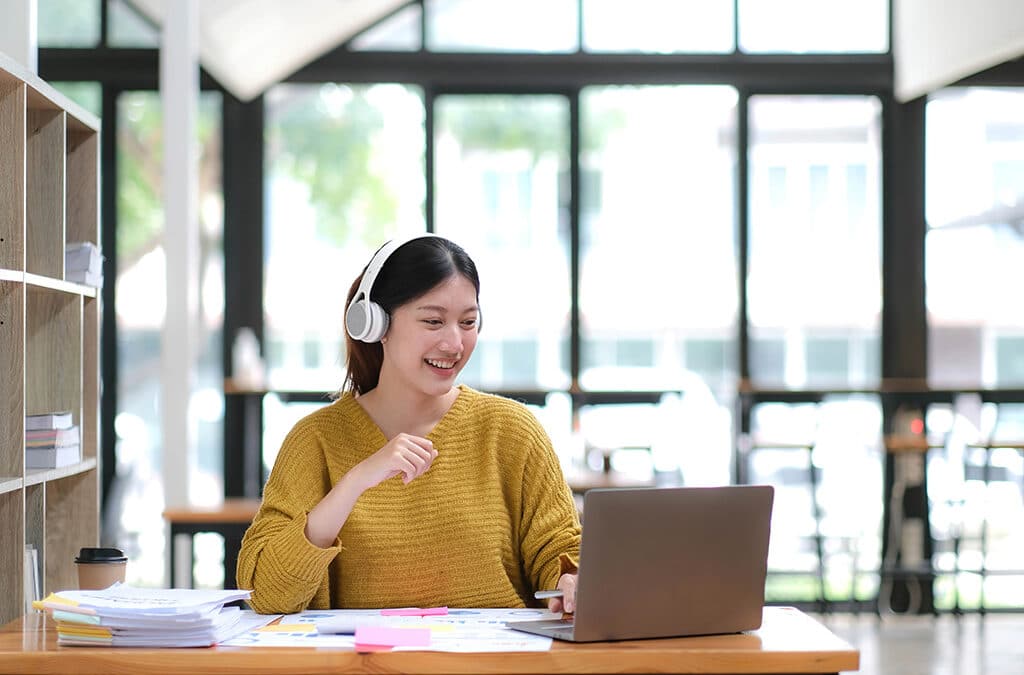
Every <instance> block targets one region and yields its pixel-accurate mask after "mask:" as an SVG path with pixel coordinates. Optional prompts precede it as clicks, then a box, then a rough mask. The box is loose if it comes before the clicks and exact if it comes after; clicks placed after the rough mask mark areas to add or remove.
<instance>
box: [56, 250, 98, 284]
mask: <svg viewBox="0 0 1024 675" xmlns="http://www.w3.org/2000/svg"><path fill="white" fill-rule="evenodd" d="M64 278H65V279H67V280H68V281H74V282H76V283H79V284H85V285H86V286H93V287H95V288H102V287H103V256H102V255H100V249H99V247H98V246H96V244H93V243H92V242H88V241H85V242H78V243H74V244H68V245H67V247H65V249H64Z"/></svg>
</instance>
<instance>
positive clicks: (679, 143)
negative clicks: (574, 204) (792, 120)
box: [579, 86, 739, 391]
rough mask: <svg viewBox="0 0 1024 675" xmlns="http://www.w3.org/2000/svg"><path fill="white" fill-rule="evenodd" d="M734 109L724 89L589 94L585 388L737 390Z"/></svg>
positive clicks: (594, 90)
mask: <svg viewBox="0 0 1024 675" xmlns="http://www.w3.org/2000/svg"><path fill="white" fill-rule="evenodd" d="M736 101H737V98H736V91H735V90H734V89H732V88H731V87H701V86H652V87H588V88H586V89H584V91H583V94H582V98H581V103H580V117H581V124H582V132H581V134H582V135H581V145H582V148H583V149H582V154H581V157H580V169H581V174H582V175H581V181H580V182H581V187H580V200H581V201H580V203H581V207H580V224H581V235H580V238H581V240H582V241H581V247H580V261H581V262H580V268H581V272H580V292H579V293H580V300H579V302H580V311H581V316H582V319H581V323H582V328H581V336H580V337H581V340H582V354H581V357H582V358H581V361H582V365H581V373H580V385H581V386H582V387H583V388H585V389H599V390H601V389H610V390H622V389H654V390H670V391H679V390H686V389H689V388H698V389H702V388H706V387H707V386H709V385H710V386H711V387H713V388H717V387H719V386H722V385H731V384H732V383H733V382H734V381H735V363H734V361H733V356H732V355H733V354H734V353H735V336H736V332H737V329H736V321H737V316H738V314H737V312H738V309H737V298H738V296H739V293H738V292H737V288H736V279H737V270H736V255H735V250H736V242H735V237H734V232H735V229H736V227H735V214H734V209H733V205H734V204H735V201H736V195H735V179H734V175H735V154H736V149H735V138H736Z"/></svg>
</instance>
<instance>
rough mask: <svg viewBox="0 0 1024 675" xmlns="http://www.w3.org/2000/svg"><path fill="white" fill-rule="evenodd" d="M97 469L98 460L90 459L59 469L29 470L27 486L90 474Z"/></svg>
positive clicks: (26, 473)
mask: <svg viewBox="0 0 1024 675" xmlns="http://www.w3.org/2000/svg"><path fill="white" fill-rule="evenodd" d="M95 468H96V458H95V457H88V458H86V459H83V460H82V461H81V462H76V463H74V464H68V465H67V466H62V467H60V468H57V469H28V470H26V471H25V485H26V486H27V485H39V484H40V483H47V482H49V481H54V480H58V479H60V478H67V477H68V476H77V475H79V474H83V473H88V472H89V471H92V470H93V469H95Z"/></svg>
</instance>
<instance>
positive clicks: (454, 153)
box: [434, 94, 569, 390]
mask: <svg viewBox="0 0 1024 675" xmlns="http://www.w3.org/2000/svg"><path fill="white" fill-rule="evenodd" d="M435 124H436V127H435V139H434V147H435V166H436V168H435V173H434V188H435V207H434V213H435V222H436V228H435V229H436V231H437V233H438V234H440V235H443V236H449V237H451V238H452V239H454V240H455V241H457V242H459V243H460V244H461V245H462V246H464V247H465V248H466V250H467V252H468V253H469V254H470V256H472V257H473V259H474V261H475V262H476V264H477V268H478V269H479V272H480V285H481V289H480V305H481V308H482V315H483V328H482V330H481V332H480V340H479V342H478V343H477V348H476V352H475V353H474V355H473V358H472V359H471V360H470V366H469V368H470V369H468V370H466V371H463V375H462V380H463V381H464V382H466V383H467V384H470V385H472V386H477V387H483V388H485V389H499V390H500V389H504V388H516V387H528V388H562V387H565V386H566V385H567V384H568V380H569V373H568V370H569V364H568V363H567V361H566V359H565V358H564V356H563V353H562V350H561V345H562V343H563V341H564V340H566V339H567V338H566V336H567V334H568V320H569V254H568V231H567V224H566V222H565V221H566V204H565V201H564V200H565V198H566V195H564V194H563V193H562V192H561V191H560V186H561V183H562V180H563V176H564V175H565V173H566V172H567V171H568V165H569V102H568V100H567V99H566V98H564V97H562V96H552V95H514V96H513V95H483V94H481V95H454V94H445V95H443V96H439V97H438V98H437V100H436V103H435ZM513 345H515V346H517V348H519V349H522V350H524V352H525V354H524V355H522V356H521V357H519V356H517V357H515V358H508V357H509V356H510V354H509V351H510V349H511V346H513ZM474 362H475V363H474ZM524 368H530V370H524Z"/></svg>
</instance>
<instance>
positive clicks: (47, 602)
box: [32, 593, 78, 611]
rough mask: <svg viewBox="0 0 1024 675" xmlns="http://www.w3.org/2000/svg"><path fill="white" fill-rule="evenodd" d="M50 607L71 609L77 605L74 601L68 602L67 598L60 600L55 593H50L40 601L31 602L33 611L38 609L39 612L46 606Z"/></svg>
mask: <svg viewBox="0 0 1024 675" xmlns="http://www.w3.org/2000/svg"><path fill="white" fill-rule="evenodd" d="M52 605H69V606H71V607H77V606H78V603H77V602H75V601H74V600H68V599H67V598H62V597H60V596H59V595H57V594H56V593H50V594H49V595H48V596H46V597H45V598H43V599H42V600H33V601H32V607H33V608H35V609H38V610H40V611H42V610H44V609H46V608H47V606H52Z"/></svg>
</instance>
